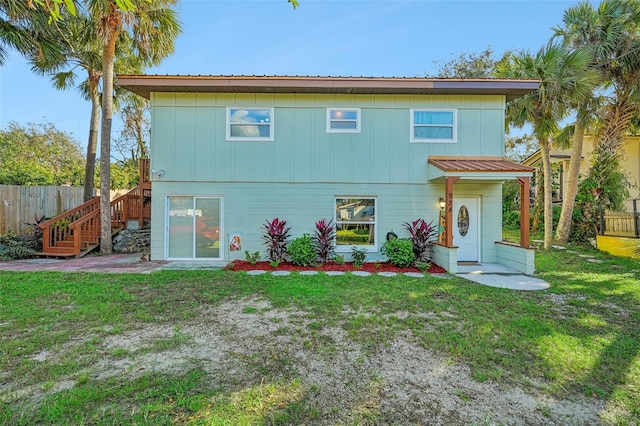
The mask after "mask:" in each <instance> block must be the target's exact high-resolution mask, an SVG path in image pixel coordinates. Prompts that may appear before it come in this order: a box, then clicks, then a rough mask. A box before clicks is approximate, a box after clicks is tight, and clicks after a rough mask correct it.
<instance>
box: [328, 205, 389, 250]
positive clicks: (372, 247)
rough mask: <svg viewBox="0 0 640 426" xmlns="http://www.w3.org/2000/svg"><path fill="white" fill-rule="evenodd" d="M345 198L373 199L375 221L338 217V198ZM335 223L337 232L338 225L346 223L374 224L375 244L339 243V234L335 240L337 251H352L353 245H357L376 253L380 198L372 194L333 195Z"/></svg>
mask: <svg viewBox="0 0 640 426" xmlns="http://www.w3.org/2000/svg"><path fill="white" fill-rule="evenodd" d="M344 199H358V200H373V211H374V213H373V221H369V220H366V221H359V222H358V221H351V220H350V221H342V220H340V218H338V214H337V208H336V207H337V203H338V200H344ZM333 223H335V224H336V233H337V231H338V225H339V224H342V223H345V224H351V225H357V224H367V225H370V224H373V244H352V245H338V241H337V238H338V237H337V235H336V241H335V243H336V244H335V248H336V253H351V247H353V246H355V247H357V248H360V249H362V248H365V249H367V253H375V252H377V251H378V198H377V197H374V196H371V195H337V196H335V197H333Z"/></svg>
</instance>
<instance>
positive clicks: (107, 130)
mask: <svg viewBox="0 0 640 426" xmlns="http://www.w3.org/2000/svg"><path fill="white" fill-rule="evenodd" d="M116 38H117V32H116V31H115V30H114V31H111V33H110V34H109V38H108V40H107V41H106V42H105V45H104V53H103V56H102V85H103V90H102V128H101V129H100V130H101V132H100V252H101V253H102V254H110V253H111V252H112V251H113V244H112V241H111V200H110V192H109V191H110V189H111V185H110V183H111V170H110V166H111V121H112V119H113V61H114V58H115V47H116Z"/></svg>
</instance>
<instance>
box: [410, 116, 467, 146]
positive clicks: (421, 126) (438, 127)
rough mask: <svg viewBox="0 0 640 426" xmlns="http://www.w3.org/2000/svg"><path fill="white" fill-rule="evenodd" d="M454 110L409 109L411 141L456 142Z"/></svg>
mask: <svg viewBox="0 0 640 426" xmlns="http://www.w3.org/2000/svg"><path fill="white" fill-rule="evenodd" d="M456 115H457V114H456V110H431V109H412V110H411V142H443V143H453V142H456V138H457V135H456Z"/></svg>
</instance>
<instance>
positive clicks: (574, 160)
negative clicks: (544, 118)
mask: <svg viewBox="0 0 640 426" xmlns="http://www.w3.org/2000/svg"><path fill="white" fill-rule="evenodd" d="M639 24H640V5H639V4H638V2H636V1H628V0H605V1H603V2H602V3H601V4H600V6H599V7H598V8H597V9H596V8H594V7H593V6H592V5H591V4H590V3H588V2H582V3H579V4H577V5H575V6H572V7H570V8H569V9H567V10H566V11H565V13H564V15H563V25H562V26H561V27H557V28H555V29H554V32H555V35H554V37H556V38H559V39H560V40H561V41H562V43H563V44H564V45H565V46H567V47H569V48H586V49H590V50H591V51H592V54H593V68H594V69H595V70H596V71H597V72H598V73H599V76H600V80H599V82H598V85H599V86H601V87H603V88H604V89H605V90H606V91H608V92H609V94H610V95H613V96H611V97H610V98H609V100H608V102H607V103H606V104H605V106H604V108H602V107H601V106H600V104H601V103H602V101H601V100H600V97H596V96H595V95H594V94H593V93H592V94H591V95H588V96H586V97H585V98H584V99H582V100H579V102H578V103H577V104H576V105H575V108H576V123H575V132H574V139H573V144H572V153H571V159H570V162H569V170H568V173H567V186H566V192H565V196H564V198H563V204H562V212H561V215H560V221H559V223H558V230H557V233H556V238H557V240H558V241H559V242H561V243H566V241H568V239H569V231H570V226H571V218H572V215H573V207H574V204H575V196H576V193H577V189H578V174H579V168H580V159H581V157H582V141H583V137H584V129H585V127H587V126H592V125H594V124H595V116H596V112H597V111H601V114H600V115H601V116H602V120H601V123H600V124H601V126H600V127H601V129H600V132H599V133H600V134H601V144H600V146H599V147H598V149H597V152H600V155H599V156H600V158H598V159H596V161H595V162H594V166H595V167H599V165H600V164H606V163H607V162H606V161H603V160H604V158H615V155H613V156H612V155H611V154H615V151H616V150H617V147H618V146H619V145H620V143H621V141H622V138H623V137H624V134H625V132H626V130H627V129H628V128H629V125H630V122H631V119H632V118H633V116H634V115H636V114H637V112H638V93H637V90H638V89H637V86H638V84H640V68H639V67H640V42H639V41H640V39H639V37H640V34H639V33H638V31H637V30H636V28H637V27H638V25H639ZM594 89H595V88H594ZM607 152H608V153H609V154H607Z"/></svg>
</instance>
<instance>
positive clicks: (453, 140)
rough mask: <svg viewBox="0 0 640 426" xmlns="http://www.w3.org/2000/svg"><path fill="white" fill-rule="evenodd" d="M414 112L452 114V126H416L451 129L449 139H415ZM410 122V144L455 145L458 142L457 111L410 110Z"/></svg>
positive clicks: (434, 109)
mask: <svg viewBox="0 0 640 426" xmlns="http://www.w3.org/2000/svg"><path fill="white" fill-rule="evenodd" d="M416 112H450V113H452V114H453V124H451V125H448V124H447V125H444V124H437V125H435V124H434V125H429V124H419V125H418V126H424V127H445V126H446V127H449V126H450V127H452V129H453V130H452V132H451V139H429V138H416V137H415V134H416V133H415V126H416V124H415V122H414V121H415V113H416ZM410 114H411V117H410V120H411V127H410V138H411V142H412V143H457V142H458V110H457V109H447V108H442V109H441V108H411V110H410Z"/></svg>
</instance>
